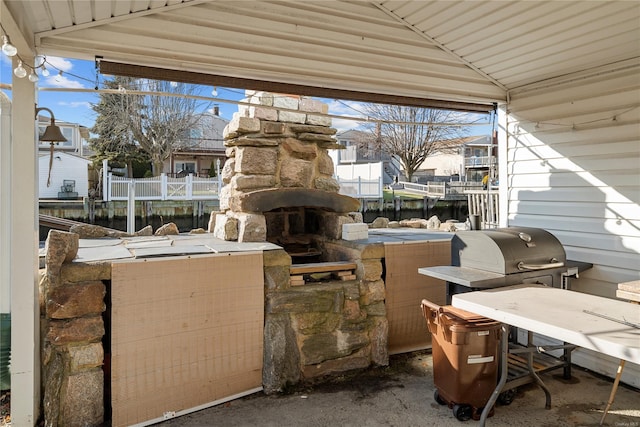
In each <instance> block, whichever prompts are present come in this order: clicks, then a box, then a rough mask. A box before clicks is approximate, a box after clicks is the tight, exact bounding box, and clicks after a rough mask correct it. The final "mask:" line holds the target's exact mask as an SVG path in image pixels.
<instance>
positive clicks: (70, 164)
mask: <svg viewBox="0 0 640 427" xmlns="http://www.w3.org/2000/svg"><path fill="white" fill-rule="evenodd" d="M90 163H91V162H90V161H89V160H87V159H83V158H81V157H77V156H73V155H71V154H66V153H61V152H54V153H53V162H52V167H51V185H49V187H47V177H48V176H49V153H47V154H42V155H40V157H39V159H38V169H39V170H38V174H39V179H38V182H39V184H38V188H39V198H41V199H57V198H58V192H59V191H60V187H61V186H62V184H63V182H64V180H74V181H75V191H76V193H78V197H79V198H82V197H87V195H88V193H89V171H88V166H89V164H90Z"/></svg>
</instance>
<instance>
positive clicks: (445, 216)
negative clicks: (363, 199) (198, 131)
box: [39, 201, 468, 241]
mask: <svg viewBox="0 0 640 427" xmlns="http://www.w3.org/2000/svg"><path fill="white" fill-rule="evenodd" d="M467 214H468V209H467V204H466V201H465V202H463V203H437V204H436V205H435V206H433V207H432V208H430V209H427V210H426V211H425V210H423V209H406V208H403V209H400V210H395V209H386V210H383V211H379V210H369V211H367V212H363V213H362V216H363V220H364V222H366V223H371V222H373V220H375V219H376V218H378V217H386V218H389V220H391V221H400V220H403V219H411V218H425V219H428V218H430V217H431V216H433V215H436V216H437V217H438V218H439V219H440V221H441V222H445V221H446V220H450V219H453V220H458V221H460V222H464V221H466V219H467ZM75 220H76V221H81V220H79V219H75ZM86 222H88V220H87V221H86ZM170 222H173V223H174V224H176V226H177V227H178V230H180V232H181V233H187V232H189V231H191V230H193V229H195V228H204V229H205V230H206V229H207V228H208V225H209V214H208V213H206V214H204V215H202V216H197V215H195V216H194V215H182V216H173V217H162V216H160V215H149V216H146V217H136V224H135V230H136V231H138V230H140V229H142V228H144V227H146V226H147V225H150V226H151V227H152V228H153V230H154V231H155V230H157V229H158V228H160V227H161V226H162V225H164V224H167V223H170ZM94 224H95V225H100V226H103V227H107V228H112V229H114V230H121V231H126V230H127V218H126V217H113V218H111V219H108V218H96V219H95V221H94ZM48 233H49V229H48V228H46V227H40V233H39V234H40V241H44V240H46V238H47V234H48Z"/></svg>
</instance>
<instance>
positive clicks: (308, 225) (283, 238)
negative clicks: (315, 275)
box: [264, 206, 328, 264]
mask: <svg viewBox="0 0 640 427" xmlns="http://www.w3.org/2000/svg"><path fill="white" fill-rule="evenodd" d="M327 213H328V211H327V210H323V209H319V208H311V207H301V206H297V207H287V208H278V209H274V210H271V211H268V212H264V217H265V220H266V225H267V241H269V242H271V243H274V244H276V245H279V246H282V248H283V249H284V250H285V251H286V252H287V253H288V254H289V256H291V260H292V263H293V264H306V263H313V262H320V261H322V259H323V256H322V255H323V254H322V251H321V249H320V247H321V245H320V241H321V240H324V238H325V236H324V235H323V232H322V219H323V216H325V215H326V214H327Z"/></svg>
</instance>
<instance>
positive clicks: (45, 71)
mask: <svg viewBox="0 0 640 427" xmlns="http://www.w3.org/2000/svg"><path fill="white" fill-rule="evenodd" d="M41 73H42V76H43V77H49V74H51V73H49V70H47V67H45V66H44V64H42V71H41Z"/></svg>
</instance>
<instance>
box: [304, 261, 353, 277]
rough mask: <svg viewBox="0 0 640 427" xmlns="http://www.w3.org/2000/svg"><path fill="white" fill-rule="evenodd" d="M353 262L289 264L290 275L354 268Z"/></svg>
mask: <svg viewBox="0 0 640 427" xmlns="http://www.w3.org/2000/svg"><path fill="white" fill-rule="evenodd" d="M356 267H357V266H356V263H355V262H348V261H337V262H314V263H309V264H293V265H291V275H297V274H305V273H306V274H308V273H326V272H329V271H344V270H355V268H356Z"/></svg>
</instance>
